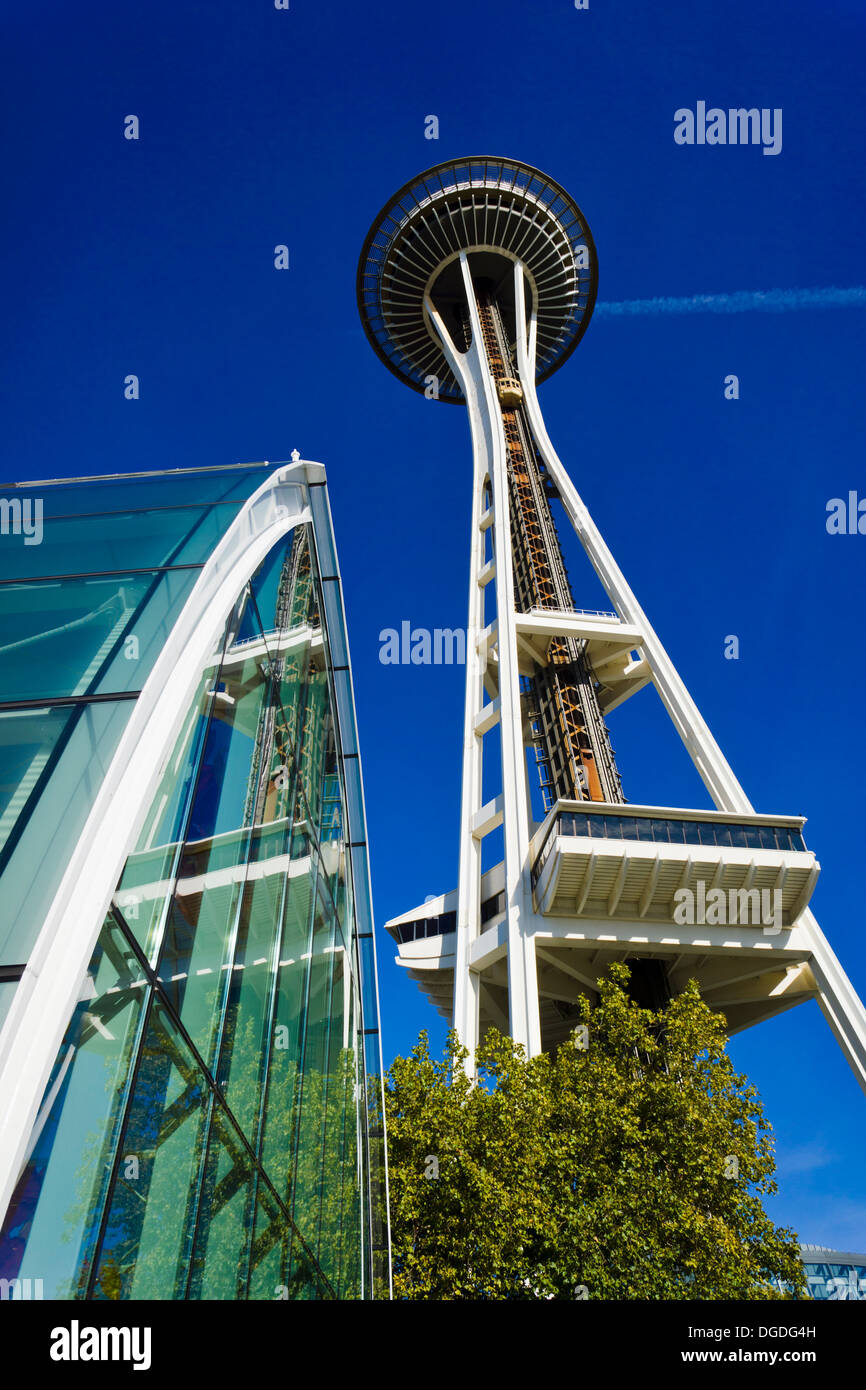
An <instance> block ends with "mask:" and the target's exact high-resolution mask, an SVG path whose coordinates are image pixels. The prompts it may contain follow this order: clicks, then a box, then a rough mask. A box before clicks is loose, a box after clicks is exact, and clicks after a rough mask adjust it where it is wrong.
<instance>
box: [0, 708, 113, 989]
mask: <svg viewBox="0 0 866 1390" xmlns="http://www.w3.org/2000/svg"><path fill="white" fill-rule="evenodd" d="M133 703H134V702H133V701H131V700H121V701H117V702H114V701H106V702H105V703H101V704H84V705H74V706H72V707H71V708H70V707H68V706H66V707H60V708H55V709H41V710H26V711H20V710H16V711H6V712H3V711H0V903H2V916H0V965H2V964H7V963H8V964H17V963H18V962H23V961H26V960H27V959H28V957H29V955H30V951H31V949H32V946H33V943H34V941H35V939H36V936H37V934H38V932H39V930H40V928H41V926H42V922H43V919H44V916H45V913H46V911H47V909H48V906H49V904H50V902H51V900H52V898H53V896H54V894H55V892H56V891H57V887H58V885H59V883H60V879H61V877H62V875H63V872H64V870H65V868H66V866H67V864H68V863H69V859H70V856H71V854H72V851H73V849H74V847H75V845H76V843H77V841H78V839H79V837H80V835H81V831H82V830H83V828H84V823H85V821H86V819H87V816H88V815H89V813H90V811H91V809H92V806H93V802H94V800H95V798H96V796H97V794H98V792H99V790H100V788H101V787H102V783H103V781H104V780H105V774H106V772H107V770H108V767H109V764H110V762H111V759H112V757H113V756H114V752H115V749H116V748H117V744H118V742H119V741H120V736H121V734H122V733H123V730H124V729H125V727H126V723H127V720H128V719H129V716H130V714H131V712H132V709H133ZM49 779H50V781H49ZM46 787H48V788H49V790H48V792H47V793H46V794H43V793H44V792H45V788H46Z"/></svg>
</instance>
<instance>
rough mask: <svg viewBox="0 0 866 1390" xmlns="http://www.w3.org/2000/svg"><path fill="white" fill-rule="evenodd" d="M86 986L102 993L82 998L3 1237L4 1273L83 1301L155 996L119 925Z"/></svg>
mask: <svg viewBox="0 0 866 1390" xmlns="http://www.w3.org/2000/svg"><path fill="white" fill-rule="evenodd" d="M83 992H84V993H88V994H91V995H92V997H90V998H88V999H86V1001H85V1002H83V1003H81V1004H79V1005H78V1008H77V1009H76V1011H75V1014H74V1016H73V1019H72V1022H71V1023H70V1025H69V1028H68V1029H67V1032H66V1036H65V1038H64V1040H63V1044H62V1046H61V1048H60V1052H59V1054H58V1058H57V1063H56V1064H55V1068H54V1072H53V1075H52V1077H51V1080H50V1081H49V1084H48V1088H47V1091H46V1095H45V1098H44V1100H43V1105H42V1108H41V1111H40V1116H39V1119H38V1121H37V1124H36V1128H35V1130H34V1136H33V1140H32V1144H33V1148H32V1153H31V1156H30V1158H29V1161H28V1163H27V1166H26V1168H25V1170H24V1173H23V1175H22V1178H21V1181H20V1182H19V1184H18V1188H17V1190H16V1193H15V1195H14V1197H13V1199H12V1202H11V1204H10V1207H9V1211H8V1213H7V1217H6V1222H5V1224H4V1228H3V1233H2V1237H0V1269H2V1272H3V1273H4V1274H6V1273H7V1272H8V1274H9V1276H10V1277H16V1276H18V1277H22V1278H29V1277H32V1278H35V1279H41V1280H42V1281H43V1293H44V1297H45V1298H80V1297H83V1296H84V1293H85V1291H86V1287H87V1279H88V1275H89V1272H90V1267H91V1260H92V1255H93V1250H94V1243H95V1240H96V1237H97V1233H98V1228H99V1219H100V1216H101V1214H102V1207H103V1202H104V1200H105V1195H106V1192H107V1184H108V1178H109V1175H110V1171H111V1163H112V1159H113V1155H114V1152H115V1145H116V1141H117V1137H118V1127H119V1123H120V1120H121V1116H122V1110H123V1098H124V1088H125V1085H126V1082H127V1079H128V1076H129V1068H130V1063H131V1060H132V1057H133V1056H134V1045H135V1042H136V1039H137V1037H138V1030H139V1024H140V1021H141V1015H142V1009H143V1007H144V1005H145V1004H146V1002H147V998H148V989H147V987H146V984H145V981H144V979H143V977H142V974H141V971H140V970H139V969H138V966H137V964H136V961H135V958H134V956H133V955H132V953H131V952H130V950H129V948H128V946H127V945H126V943H125V941H124V938H123V935H122V933H121V932H120V931H118V930H117V929H116V928H115V927H113V926H112V925H111V924H108V925H107V926H106V927H105V928H104V929H103V932H102V934H101V936H100V939H99V943H98V945H97V948H96V951H95V952H94V956H93V960H92V961H91V964H90V969H89V972H88V986H87V989H86V990H85V991H83ZM7 1260H8V1261H9V1262H10V1263H9V1264H8V1265H7V1264H6V1261H7ZM13 1260H14V1262H15V1263H14V1264H12V1261H13ZM16 1266H17V1268H16Z"/></svg>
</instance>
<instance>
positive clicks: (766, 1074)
mask: <svg viewBox="0 0 866 1390" xmlns="http://www.w3.org/2000/svg"><path fill="white" fill-rule="evenodd" d="M864 30H866V15H864V11H863V7H862V4H860V3H859V0H824V3H822V4H821V5H816V4H814V3H810V4H805V3H801V0H787V3H784V4H783V3H782V0H775V3H768V0H730V3H728V4H726V5H724V6H720V5H710V4H709V3H707V0H666V3H665V4H664V5H660V4H649V3H637V0H623V3H614V0H590V8H589V9H588V10H586V11H576V10H575V9H574V5H573V3H572V0H533V3H532V4H527V3H518V0H496V2H495V3H494V0H466V2H465V3H462V4H453V3H447V0H443V2H442V3H440V4H438V5H437V6H435V7H428V6H413V5H408V4H406V3H397V2H396V0H380V3H378V4H377V5H375V6H370V5H354V4H348V3H337V4H332V3H328V0H291V8H290V10H288V11H277V10H276V9H275V8H274V5H273V3H272V0H234V2H233V3H229V0H211V3H207V4H202V3H195V4H193V3H190V0H174V2H173V3H171V4H167V3H163V0H151V2H150V3H149V4H148V5H147V6H119V5H115V4H109V3H107V0H101V3H98V4H94V3H86V2H85V3H81V4H78V5H76V6H74V7H73V6H68V5H65V4H61V3H59V0H47V3H45V4H42V5H40V6H39V7H38V10H36V11H34V9H33V7H32V6H25V5H23V4H20V3H19V4H15V5H12V4H10V3H9V0H3V3H2V6H0V37H2V41H3V44H4V49H5V50H6V52H7V53H8V54H10V55H11V61H10V62H8V64H7V70H6V73H5V81H4V84H3V87H2V91H0V105H2V118H0V119H2V127H3V131H4V136H3V174H4V183H5V192H6V200H5V202H6V214H5V216H4V218H3V222H2V227H0V237H2V240H3V247H2V251H3V257H2V262H3V265H4V267H5V269H4V282H5V283H4V286H3V301H4V314H3V319H4V332H3V349H4V350H3V360H2V372H0V419H2V425H0V429H2V441H3V450H2V457H3V465H2V467H3V480H5V481H11V480H14V479H23V478H44V477H58V476H74V475H76V474H82V473H88V474H89V473H100V472H115V471H124V470H130V471H133V470H137V469H149V468H160V467H167V468H178V467H201V466H205V465H209V464H222V463H234V462H237V461H240V460H254V459H263V458H265V459H272V460H278V459H284V458H287V457H288V455H289V454H290V452H291V450H292V449H294V448H298V449H299V450H300V452H301V454H302V455H303V456H304V457H306V458H313V459H319V460H321V461H322V462H324V463H325V464H326V465H327V468H328V473H329V480H330V490H331V503H332V508H333V511H334V517H335V525H336V530H337V541H338V546H339V550H340V559H341V565H342V570H343V575H344V581H345V590H346V597H347V608H348V619H349V629H350V638H351V643H352V652H353V663H354V677H355V687H356V698H357V703H358V715H359V722H360V731H361V738H362V748H363V754H364V769H365V777H366V785H367V797H368V815H369V831H370V840H371V845H372V866H373V888H374V899H375V906H376V911H377V917H378V919H379V921H380V922H381V921H384V920H385V919H386V918H387V917H389V916H391V915H394V914H395V913H398V912H401V911H403V910H404V909H406V908H408V907H410V906H412V905H413V904H414V903H416V902H419V901H421V900H422V899H423V898H424V897H425V896H426V895H427V894H428V893H438V892H441V891H444V890H446V889H448V888H451V887H452V886H453V885H454V883H455V881H456V855H457V809H458V797H459V783H460V762H459V759H460V745H461V728H462V699H463V692H462V672H461V670H460V669H459V668H448V667H445V668H434V667H422V668H415V667H401V666H398V667H392V666H383V665H381V664H380V663H379V660H378V651H379V640H378V634H379V632H380V630H382V629H383V628H386V627H392V626H399V623H400V621H401V620H402V619H409V620H410V621H411V622H412V623H413V625H415V626H426V627H430V628H435V627H455V626H460V625H462V624H463V623H464V622H465V608H466V591H467V559H468V532H469V514H468V507H469V500H470V499H469V490H470V481H471V475H470V452H469V441H468V431H467V428H466V420H465V418H464V415H463V412H462V411H461V410H459V409H455V408H453V407H446V406H442V405H437V404H435V403H430V402H426V401H424V400H423V399H422V398H421V397H420V396H417V395H415V394H413V393H411V392H409V391H408V390H407V389H405V388H404V387H401V385H400V384H399V383H398V382H397V381H395V380H394V378H393V377H391V376H390V375H389V373H387V372H386V371H385V370H384V368H383V367H382V365H381V364H380V363H379V361H378V360H377V359H376V358H375V356H374V355H373V353H372V352H371V350H370V349H369V347H368V345H367V343H366V341H365V339H364V336H363V333H362V330H361V328H360V324H359V322H358V318H357V313H356V309H355V298H354V276H355V267H356V262H357V257H358V253H359V250H360V247H361V243H362V241H363V238H364V235H365V232H366V230H367V228H368V225H369V223H370V222H371V221H372V219H373V216H374V215H375V213H376V212H377V211H378V209H379V207H380V206H381V205H382V203H383V202H384V201H385V200H386V198H387V197H388V196H389V195H390V194H391V193H392V192H393V191H395V190H396V188H397V187H398V186H399V185H400V184H402V183H403V182H404V181H405V180H406V179H408V178H411V177H412V176H413V175H414V174H416V173H418V172H419V171H420V170H422V169H424V168H427V167H428V166H429V165H431V164H433V163H436V162H438V161H439V160H441V159H446V158H451V157H454V156H460V155H466V154H476V153H489V154H493V155H508V156H511V157H516V158H520V159H523V160H526V161H527V162H529V163H532V164H535V165H537V166H538V167H540V168H541V169H543V170H545V171H546V172H548V173H550V174H551V175H552V176H553V177H554V178H555V179H557V180H558V181H559V182H560V183H562V184H563V185H564V186H565V187H566V188H567V189H568V190H569V191H570V192H571V193H572V194H573V195H574V196H575V197H576V199H577V201H578V202H579V203H580V205H581V207H582V209H583V211H584V212H585V214H586V216H587V218H588V220H589V223H590V226H591V228H592V231H593V235H594V237H595V241H596V244H597V247H598V255H599V267H600V282H599V299H600V301H608V302H610V301H616V302H620V301H624V300H645V299H651V298H680V297H683V298H687V297H690V296H694V295H703V294H736V293H738V292H743V291H767V290H775V289H781V290H789V289H791V290H794V289H820V288H822V287H842V288H844V287H857V286H862V285H863V284H864V282H866V272H864V268H863V264H862V217H863V210H864V207H863V205H864V197H863V172H862V170H863V160H862V140H863V129H862V95H861V92H860V88H859V81H860V75H861V62H860V59H862V53H863V43H864ZM698 101H706V103H707V105H708V106H719V107H722V108H725V109H726V108H728V107H731V106H757V107H760V108H771V109H776V108H781V109H782V111H783V145H782V150H781V152H780V153H779V154H778V155H775V156H766V155H763V154H762V151H761V149H760V148H759V147H751V146H750V147H736V146H717V147H710V146H680V145H677V144H676V143H675V142H674V139H673V132H674V112H675V111H676V110H677V109H678V108H681V107H687V106H688V107H692V108H694V107H695V106H696V103H697V102H698ZM131 113H132V114H136V115H137V116H138V117H139V119H140V124H141V132H140V139H139V140H138V141H136V142H133V141H127V140H125V139H124V138H123V121H124V117H125V116H126V115H128V114H131ZM429 114H435V115H437V116H438V117H439V123H440V125H439V131H440V138H439V139H438V141H430V140H426V139H425V138H424V122H425V116H427V115H429ZM281 243H285V244H286V245H288V247H289V250H290V259H291V268H290V269H289V270H288V271H284V272H281V271H277V270H275V269H274V254H273V248H274V247H275V245H277V244H281ZM863 329H864V309H863V306H862V303H861V304H860V305H859V307H858V306H857V305H856V304H854V305H850V306H847V307H835V308H815V307H805V308H800V309H797V310H795V311H791V312H784V313H779V312H767V311H764V310H750V311H748V312H743V313H734V314H716V313H702V314H690V315H682V316H681V315H677V314H661V313H647V314H630V315H627V316H614V315H602V314H601V313H599V314H598V315H597V316H596V320H595V321H594V322H593V323H592V324H591V325H590V327H589V329H588V331H587V334H586V336H585V338H584V340H583V342H582V343H581V345H580V346H579V348H578V350H577V352H576V353H575V354H574V356H573V357H572V358H571V359H570V360H569V362H568V363H567V364H566V366H565V367H564V368H563V370H562V371H561V372H560V373H559V374H558V375H556V376H555V377H554V378H553V379H552V380H551V381H550V382H549V383H548V384H547V385H546V386H545V387H544V388H543V391H542V406H543V409H544V411H545V416H546V419H547V423H548V427H549V430H550V433H551V436H552V437H553V439H554V442H555V443H556V445H557V448H558V450H559V453H560V455H561V456H562V458H563V460H564V461H565V463H566V465H567V467H568V468H569V470H570V472H571V474H572V477H573V478H574V479H575V481H576V483H577V485H578V488H579V489H580V491H581V492H582V494H583V496H584V498H585V500H586V501H587V503H588V504H589V506H590V508H591V510H592V512H593V514H594V516H595V518H596V520H597V522H598V523H599V525H600V526H601V528H602V530H603V532H604V534H605V536H606V538H607V540H608V542H609V544H610V545H611V546H612V548H613V550H614V553H615V554H616V555H617V558H618V560H619V562H620V564H621V565H622V567H623V569H624V571H625V573H626V575H627V577H628V579H629V581H630V583H631V584H632V586H633V587H634V589H635V590H636V592H637V595H638V597H639V599H640V601H641V602H642V604H643V606H644V607H645V608H646V610H647V612H648V613H649V615H650V617H651V620H652V621H653V623H654V625H655V627H656V630H657V631H658V633H659V634H660V635H661V637H662V639H663V640H664V641H665V642H666V644H667V646H668V649H669V651H670V653H671V655H672V656H673V658H674V660H675V661H676V663H677V664H678V666H679V668H680V671H681V673H682V675H683V676H684V678H685V680H686V682H687V684H688V686H689V688H690V690H691V692H692V694H693V695H694V696H695V698H696V700H697V701H698V704H699V706H700V707H701V709H702V712H703V714H704V716H705V717H706V719H707V721H708V722H709V724H710V727H711V728H712V730H713V732H714V734H715V735H716V737H717V739H718V740H719V742H720V743H721V745H722V747H723V749H724V750H725V752H726V754H727V756H728V758H729V759H730V761H731V763H732V764H733V767H734V769H735V771H736V772H737V774H738V776H739V777H740V779H741V781H742V782H743V784H744V786H745V788H746V790H747V792H748V794H749V795H750V797H751V799H752V800H753V802H754V803H755V805H756V807H757V808H758V809H759V810H762V811H767V812H782V813H799V814H804V815H806V816H808V818H809V819H808V825H807V828H806V835H807V843H808V844H809V845H810V847H811V848H813V849H814V850H815V851H816V853H817V854H818V857H819V859H820V860H821V863H822V866H823V873H822V878H821V880H820V881H819V885H818V888H817V890H816V893H815V898H814V907H815V910H816V912H817V915H818V918H819V920H820V922H821V923H822V926H823V928H824V930H825V931H826V933H827V935H828V936H829V937H830V940H831V942H832V943H833V945H834V947H835V949H836V950H837V952H838V954H839V956H840V957H841V960H842V962H843V965H844V966H845V968H846V969H847V971H848V972H849V974H850V976H851V978H852V980H853V982H854V984H855V986H856V987H857V988H858V989H859V991H860V992H861V994H862V993H864V992H866V946H864V943H863V930H862V925H861V923H862V911H861V909H860V902H859V888H860V882H859V870H860V867H861V864H862V849H861V844H862V829H861V821H862V811H861V787H862V785H863V781H864V772H866V766H864V764H866V737H864V734H866V728H864V719H863V714H862V695H861V692H862V688H863V680H864V674H866V672H864V652H863V643H862V638H861V632H860V628H859V626H858V623H857V618H858V613H859V609H860V605H861V604H862V594H863V572H864V565H866V537H862V536H829V535H828V534H827V532H826V529H825V516H826V504H827V501H828V499H829V498H831V497H835V496H846V495H847V493H848V491H849V489H858V488H859V490H860V494H861V495H866V473H864V469H863V464H862V459H863V436H864V423H866V422H864V414H866V406H864V392H863V387H862V377H863V368H864V351H863ZM128 373H135V374H136V375H138V376H139V378H140V382H141V398H140V400H138V401H135V402H130V401H126V400H125V399H124V395H123V380H124V377H125V376H126V375H127V374H128ZM729 373H736V374H737V375H738V377H739V380H740V399H739V400H738V401H726V400H725V399H724V394H723V385H724V378H725V376H726V375H727V374H729ZM569 558H570V561H571V565H570V568H571V573H572V580H573V585H574V588H575V595H576V600H577V602H578V604H580V605H582V606H585V607H594V606H596V601H597V599H598V597H599V596H598V590H597V585H596V583H595V581H594V579H593V577H592V575H591V573H590V572H589V570H588V566H585V565H584V564H582V563H581V562H580V558H579V557H578V556H576V555H573V554H571V553H570V554H569ZM599 606H606V605H605V604H603V603H601V602H600V601H599ZM731 633H734V634H737V635H738V636H739V638H740V658H739V660H738V661H726V660H725V659H724V657H723V647H724V639H725V637H726V636H727V635H728V634H731ZM610 722H611V726H612V731H613V735H614V743H615V746H616V750H617V756H618V762H619V766H620V770H621V772H622V775H623V783H624V787H625V791H626V794H627V796H628V797H629V799H630V800H632V801H636V802H639V801H647V802H653V803H659V804H664V803H669V804H683V805H706V804H707V799H706V796H705V793H704V792H703V789H702V787H701V785H700V783H699V782H698V781H697V778H696V776H695V774H694V773H693V771H692V769H691V766H690V764H689V763H688V760H687V759H686V757H685V754H684V753H683V752H682V750H681V748H680V747H679V745H678V743H677V741H676V739H675V737H674V735H673V734H672V732H671V730H670V728H669V726H668V725H667V722H666V720H665V718H664V717H663V716H662V714H661V713H660V707H659V705H658V702H657V700H656V697H655V696H654V694H653V692H651V691H644V692H642V693H641V694H640V695H638V696H637V697H635V699H634V700H632V701H630V702H628V703H627V704H626V705H625V706H624V707H623V708H622V709H621V710H620V711H617V712H616V713H615V714H614V715H613V716H612V717H611V720H610ZM379 952H380V967H381V991H382V1004H383V1022H384V1036H385V1049H386V1060H389V1059H390V1057H391V1056H392V1055H393V1054H394V1053H395V1052H406V1051H408V1049H409V1048H410V1047H411V1045H412V1043H413V1041H414V1039H415V1037H416V1036H417V1032H418V1029H419V1028H420V1027H421V1026H426V1025H431V1028H432V1031H433V1034H434V1038H435V1040H436V1042H437V1044H438V1042H439V1041H440V1040H441V1038H442V1036H443V1028H442V1027H440V1024H439V1021H438V1020H437V1019H436V1017H435V1016H434V1015H432V1013H431V1012H430V1010H429V1008H428V1006H427V1005H426V1002H425V1001H424V1000H423V998H422V996H421V995H420V994H418V993H417V992H416V990H415V988H414V986H411V985H409V984H408V983H407V982H406V981H405V980H404V979H403V978H402V976H401V975H400V974H399V972H398V970H397V968H396V967H395V966H394V965H393V963H392V959H391V952H390V950H389V946H388V942H387V939H384V940H380V941H379ZM731 1051H732V1055H733V1057H734V1059H735V1061H736V1063H737V1064H738V1065H739V1066H741V1067H742V1068H743V1069H744V1070H745V1071H746V1072H748V1073H749V1075H750V1077H751V1078H752V1079H753V1080H754V1082H755V1083H756V1084H757V1086H758V1087H759V1089H760V1091H761V1094H762V1096H763V1099H764V1103H765V1106H766V1110H767V1113H768V1115H769V1117H770V1118H771V1120H772V1122H773V1124H774V1126H775V1129H776V1134H777V1156H778V1165H779V1181H780V1186H781V1189H782V1190H781V1193H780V1196H779V1197H778V1198H777V1199H775V1200H774V1201H773V1202H772V1204H771V1210H772V1212H773V1215H774V1217H775V1219H776V1220H779V1221H785V1222H789V1223H791V1224H793V1225H794V1226H795V1228H796V1229H797V1230H798V1231H799V1232H800V1235H801V1237H802V1239H803V1240H804V1241H810V1242H816V1243H827V1244H836V1245H841V1246H843V1247H847V1248H854V1249H859V1250H862V1249H864V1248H866V1176H864V1169H863V1164H862V1162H861V1155H862V1153H863V1149H864V1141H866V1103H864V1097H863V1096H862V1095H861V1093H860V1091H859V1089H858V1087H857V1085H856V1083H855V1081H854V1079H853V1077H852V1075H851V1074H850V1072H849V1070H848V1067H847V1065H846V1063H845V1062H844V1059H843V1058H842V1056H841V1053H840V1052H839V1050H838V1048H837V1046H836V1044H835V1043H834V1041H833V1039H832V1037H831V1035H830V1033H829V1029H828V1028H827V1026H826V1025H825V1024H824V1022H823V1019H822V1018H821V1015H820V1013H819V1011H818V1008H817V1006H816V1005H813V1004H808V1005H806V1006H803V1007H802V1008H800V1009H798V1010H795V1011H794V1012H793V1013H790V1014H788V1015H785V1016H784V1017H782V1018H781V1019H778V1020H776V1021H774V1022H772V1023H769V1024H765V1025H762V1026H760V1027H758V1028H756V1029H754V1030H752V1031H751V1032H749V1033H746V1034H744V1035H741V1036H739V1037H738V1038H736V1039H735V1040H734V1042H733V1044H732V1047H731Z"/></svg>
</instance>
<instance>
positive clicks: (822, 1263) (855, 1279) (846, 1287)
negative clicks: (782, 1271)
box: [800, 1245, 866, 1303]
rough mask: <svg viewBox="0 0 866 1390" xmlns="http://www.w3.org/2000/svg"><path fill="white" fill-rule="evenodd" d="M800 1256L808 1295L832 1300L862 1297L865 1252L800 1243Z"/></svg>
mask: <svg viewBox="0 0 866 1390" xmlns="http://www.w3.org/2000/svg"><path fill="white" fill-rule="evenodd" d="M800 1259H801V1260H802V1261H803V1268H804V1269H805V1271H806V1284H807V1286H808V1290H809V1297H810V1298H817V1299H819V1300H820V1301H821V1302H824V1301H828V1302H833V1303H862V1302H863V1301H864V1300H866V1255H858V1254H855V1253H854V1252H853V1251H851V1250H828V1249H827V1248H826V1247H825V1246H823V1245H801V1246H800Z"/></svg>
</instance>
